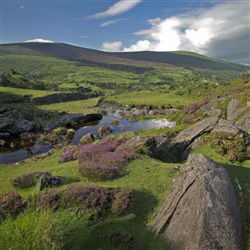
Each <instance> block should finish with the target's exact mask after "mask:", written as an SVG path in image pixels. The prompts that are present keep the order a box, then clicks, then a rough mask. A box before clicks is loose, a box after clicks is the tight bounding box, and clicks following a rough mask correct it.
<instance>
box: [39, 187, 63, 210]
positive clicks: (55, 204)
mask: <svg viewBox="0 0 250 250" xmlns="http://www.w3.org/2000/svg"><path fill="white" fill-rule="evenodd" d="M60 192H61V191H60V190H56V189H52V190H48V191H47V192H46V193H45V194H43V195H39V196H38V197H37V200H36V206H37V207H38V208H45V209H49V210H52V211H56V210H57V209H58V208H59V203H60V201H61V194H60Z"/></svg>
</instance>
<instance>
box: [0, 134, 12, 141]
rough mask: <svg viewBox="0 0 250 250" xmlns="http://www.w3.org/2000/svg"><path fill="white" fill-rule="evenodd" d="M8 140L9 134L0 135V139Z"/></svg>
mask: <svg viewBox="0 0 250 250" xmlns="http://www.w3.org/2000/svg"><path fill="white" fill-rule="evenodd" d="M9 138H10V133H0V139H3V140H7V139H9Z"/></svg>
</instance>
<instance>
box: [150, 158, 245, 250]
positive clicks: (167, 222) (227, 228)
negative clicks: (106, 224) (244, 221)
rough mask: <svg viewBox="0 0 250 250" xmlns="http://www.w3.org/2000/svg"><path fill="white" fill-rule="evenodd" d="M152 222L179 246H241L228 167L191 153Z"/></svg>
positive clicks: (193, 249)
mask: <svg viewBox="0 0 250 250" xmlns="http://www.w3.org/2000/svg"><path fill="white" fill-rule="evenodd" d="M173 186H174V187H173V189H172V190H171V191H170V192H169V193H168V195H167V197H166V200H165V202H164V204H163V206H162V208H161V209H160V211H159V212H158V214H157V216H156V218H155V219H154V221H153V225H152V226H153V231H154V232H156V233H157V234H163V235H164V236H165V237H166V238H167V239H168V240H169V241H170V242H171V243H172V244H173V245H174V246H176V247H178V248H180V249H187V250H200V249H211V250H212V249H235V250H237V249H241V247H242V243H241V223H240V209H239V204H238V200H237V196H236V193H235V191H234V189H233V185H232V183H231V181H230V178H229V176H228V174H227V172H226V170H225V169H224V168H223V167H222V166H221V165H219V164H218V163H216V162H214V161H213V160H211V159H209V158H208V157H206V156H204V155H190V156H189V158H188V160H187V163H186V164H185V165H184V167H183V168H182V170H181V171H180V175H179V176H178V177H177V178H176V180H175V181H174V183H173Z"/></svg>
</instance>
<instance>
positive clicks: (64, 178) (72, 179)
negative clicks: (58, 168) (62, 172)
mask: <svg viewBox="0 0 250 250" xmlns="http://www.w3.org/2000/svg"><path fill="white" fill-rule="evenodd" d="M59 178H60V180H61V183H62V185H67V184H71V183H76V182H80V181H81V179H80V178H79V177H68V176H59Z"/></svg>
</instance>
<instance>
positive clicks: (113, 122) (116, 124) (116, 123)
mask: <svg viewBox="0 0 250 250" xmlns="http://www.w3.org/2000/svg"><path fill="white" fill-rule="evenodd" d="M119 123H120V121H118V120H113V121H112V124H113V125H115V126H118V125H119Z"/></svg>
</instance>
